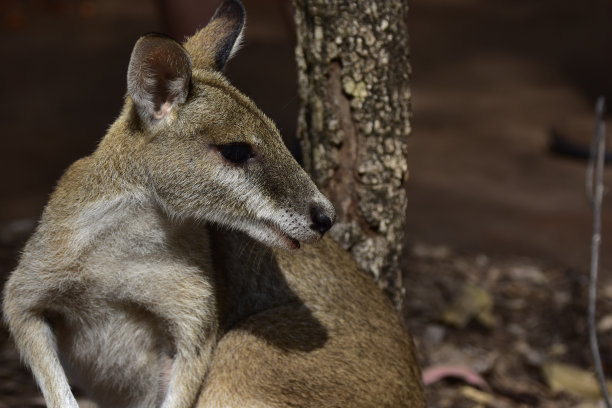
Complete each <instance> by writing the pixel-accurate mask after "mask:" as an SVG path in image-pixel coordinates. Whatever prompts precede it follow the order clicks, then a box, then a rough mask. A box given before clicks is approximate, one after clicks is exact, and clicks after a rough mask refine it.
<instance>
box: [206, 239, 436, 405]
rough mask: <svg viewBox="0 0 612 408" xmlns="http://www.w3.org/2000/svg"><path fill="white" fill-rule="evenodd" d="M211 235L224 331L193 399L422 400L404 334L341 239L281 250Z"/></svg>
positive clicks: (364, 402)
mask: <svg viewBox="0 0 612 408" xmlns="http://www.w3.org/2000/svg"><path fill="white" fill-rule="evenodd" d="M213 237H214V238H213V241H214V244H213V248H214V250H213V254H214V255H213V259H214V262H215V267H216V268H218V269H217V270H218V271H220V272H221V271H222V274H221V275H220V277H219V281H218V285H219V289H220V292H219V293H222V295H223V297H224V299H225V301H224V302H223V307H222V308H223V310H224V313H223V314H222V315H223V316H224V324H225V325H227V326H229V330H228V331H227V332H226V333H225V335H224V336H223V338H222V339H221V340H220V342H219V344H218V345H217V349H216V351H215V356H214V359H213V362H212V364H211V370H210V372H209V375H208V377H207V380H206V383H205V388H204V390H203V391H202V394H201V396H200V399H199V402H198V405H197V406H198V407H201V408H204V407H364V408H365V407H424V406H425V405H426V404H425V400H424V395H423V388H422V383H421V377H420V370H419V367H418V363H417V360H416V358H415V352H414V347H413V344H412V340H411V338H410V336H409V334H408V333H407V332H406V330H405V329H404V327H403V325H402V323H401V322H400V320H399V318H398V316H397V314H396V311H395V310H394V309H393V307H392V306H391V304H390V302H389V301H388V299H386V298H385V297H384V295H383V294H382V293H381V291H380V290H379V289H378V288H377V287H376V285H375V284H374V283H373V281H372V279H371V278H370V277H369V276H367V275H366V273H365V272H364V271H362V270H361V269H360V268H359V267H358V266H357V264H356V263H355V262H354V261H353V260H352V259H351V258H350V256H349V255H348V254H347V253H346V251H344V250H343V249H342V248H341V247H340V246H339V245H338V244H337V243H335V242H334V241H333V240H331V239H329V238H323V239H322V240H321V241H320V242H318V243H316V244H311V245H304V246H303V247H302V249H300V250H299V251H295V252H286V251H282V250H281V251H278V250H269V249H267V248H265V247H263V246H262V245H261V244H258V243H256V242H253V241H251V242H249V239H248V238H247V237H244V236H243V235H242V234H239V233H229V232H227V231H223V232H222V233H218V232H217V233H215V234H213ZM237 255H238V256H237Z"/></svg>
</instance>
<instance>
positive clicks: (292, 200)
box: [124, 0, 335, 249]
mask: <svg viewBox="0 0 612 408" xmlns="http://www.w3.org/2000/svg"><path fill="white" fill-rule="evenodd" d="M244 21H245V12H244V8H243V6H242V4H241V3H240V2H239V1H236V0H233V1H225V2H224V3H223V5H222V6H221V7H220V8H219V9H218V10H217V12H216V14H215V15H214V16H213V18H212V19H211V21H210V22H209V23H208V25H207V26H206V27H204V28H203V29H202V30H200V31H199V32H197V33H196V34H195V35H194V36H193V37H191V38H189V39H187V41H186V42H185V43H184V44H183V45H181V44H179V43H178V42H176V41H174V40H173V39H171V38H169V37H166V36H162V35H158V34H149V35H146V36H144V37H142V38H140V39H139V40H138V42H137V43H136V45H135V47H134V50H133V52H132V56H131V60H130V64H129V69H128V95H129V98H127V101H126V110H125V112H124V113H125V116H124V117H125V118H126V120H127V121H128V122H129V123H128V126H127V128H128V129H130V131H129V133H131V134H130V135H128V136H129V137H132V138H134V137H135V138H140V140H141V142H142V143H140V144H139V145H140V146H141V148H140V149H138V152H137V155H138V157H137V158H134V159H133V160H139V161H140V163H139V166H140V168H142V169H143V171H142V173H143V178H144V179H146V181H145V182H146V183H147V187H148V188H149V189H150V190H152V191H153V192H154V195H155V197H156V200H158V201H159V203H160V205H161V206H162V208H163V209H164V210H165V211H166V212H167V213H168V214H169V215H170V216H171V217H176V218H194V219H197V220H202V221H209V222H213V223H218V224H221V225H224V226H227V227H230V228H235V229H239V230H242V231H244V232H246V233H247V234H249V235H250V236H252V237H253V238H255V239H258V240H260V241H263V242H264V243H267V244H269V245H275V246H280V247H285V248H289V249H295V248H298V247H299V242H300V241H304V242H312V241H314V240H316V239H318V238H320V236H321V235H322V234H323V233H325V232H326V231H327V230H328V229H329V228H330V227H331V225H332V223H333V221H334V218H335V213H334V209H333V206H332V205H331V203H330V202H329V201H328V200H327V199H326V198H325V197H324V196H323V195H322V194H321V193H320V192H319V191H318V189H317V188H316V187H315V185H314V183H313V182H312V181H311V179H310V178H309V176H308V175H307V174H306V173H305V172H304V170H303V169H302V168H301V167H300V166H299V165H298V163H297V162H296V161H295V159H294V158H293V157H292V156H291V154H290V153H289V151H288V150H287V148H286V147H285V145H284V143H283V141H282V139H281V136H280V134H279V131H278V130H277V128H276V126H275V125H274V123H273V122H272V121H271V120H270V119H269V118H267V117H266V116H265V115H264V114H263V113H262V112H261V111H260V110H259V109H257V107H256V106H255V104H254V103H253V102H252V101H251V100H250V99H249V98H247V97H246V96H244V95H243V94H242V93H240V92H239V91H238V90H237V89H236V88H234V87H233V86H232V85H231V84H230V83H229V82H228V81H227V79H225V77H224V76H223V74H222V73H221V70H222V69H223V67H224V66H225V63H226V62H227V60H228V59H229V58H230V56H231V55H232V53H233V51H235V49H236V48H237V45H238V44H239V41H240V37H241V33H242V30H243V28H244Z"/></svg>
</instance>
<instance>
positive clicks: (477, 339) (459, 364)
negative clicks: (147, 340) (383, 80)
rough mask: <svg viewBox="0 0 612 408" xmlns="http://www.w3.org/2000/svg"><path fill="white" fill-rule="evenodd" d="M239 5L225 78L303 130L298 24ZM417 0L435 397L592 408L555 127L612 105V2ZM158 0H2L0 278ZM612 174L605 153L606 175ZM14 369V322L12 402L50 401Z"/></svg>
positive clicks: (579, 204) (8, 390) (416, 81)
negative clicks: (234, 51)
mask: <svg viewBox="0 0 612 408" xmlns="http://www.w3.org/2000/svg"><path fill="white" fill-rule="evenodd" d="M245 4H246V7H247V11H248V12H249V24H248V31H247V35H246V46H245V47H244V49H243V51H242V53H240V54H238V56H237V57H236V59H235V60H233V61H231V62H230V66H229V71H228V74H229V76H230V78H231V79H232V81H233V82H234V83H235V84H236V85H237V86H238V87H239V88H240V89H242V90H243V91H245V92H246V93H247V94H248V95H251V96H253V98H254V99H255V101H256V102H257V103H258V104H259V105H260V107H261V108H262V109H263V110H264V111H265V112H267V113H268V114H270V116H271V117H272V118H273V119H274V120H275V121H276V122H277V123H279V127H280V129H281V131H282V132H283V133H284V134H286V135H287V136H288V141H289V143H290V144H291V143H292V142H291V140H292V136H293V135H294V133H295V117H296V109H297V97H296V92H295V65H294V62H293V56H292V41H293V39H292V35H291V23H290V21H287V18H286V12H285V11H284V10H285V9H284V8H283V7H280V6H279V5H278V2H276V1H271V0H267V1H254V0H253V1H245ZM409 4H410V5H411V16H410V18H411V20H410V27H411V39H410V40H411V48H412V55H411V60H412V67H413V72H414V74H413V79H412V90H413V112H414V115H413V121H412V127H413V137H412V140H411V149H410V160H409V163H410V171H411V178H410V181H409V184H408V189H409V205H408V213H407V217H408V225H407V228H406V247H407V250H406V253H405V256H404V258H403V261H402V265H401V268H402V271H403V274H404V281H405V286H406V290H407V295H406V301H405V304H404V307H403V309H402V312H403V316H404V318H405V321H406V324H407V326H408V327H409V328H410V329H411V331H412V333H413V334H414V337H415V340H416V343H417V345H418V349H419V354H420V357H421V360H422V365H423V367H424V368H431V367H437V368H440V367H441V368H442V372H443V373H446V374H448V373H449V371H452V370H450V369H449V367H451V368H456V369H458V370H459V372H460V373H462V376H463V379H462V378H459V379H456V378H455V379H451V378H448V375H444V376H443V377H444V378H443V379H442V380H440V381H436V382H434V383H433V384H431V385H428V386H427V388H426V389H427V394H428V397H429V401H430V405H431V406H432V407H446V406H448V407H463V406H466V407H472V406H494V407H498V406H499V407H506V406H521V405H523V406H541V407H553V406H554V407H574V406H584V407H587V406H595V405H593V404H594V403H593V402H592V401H593V400H592V399H589V398H588V397H587V395H590V393H592V391H589V387H590V386H591V385H590V384H589V381H590V380H589V378H587V379H586V380H579V379H581V378H582V377H583V375H582V371H577V372H576V371H571V368H578V369H581V370H586V371H587V372H589V371H592V367H593V364H592V359H591V357H590V354H589V348H588V339H587V334H586V293H587V286H586V285H587V282H588V279H587V276H588V263H589V249H590V233H591V218H590V217H591V214H590V208H589V206H588V204H587V201H586V199H585V194H584V171H585V162H584V161H583V160H579V159H572V158H568V157H565V156H562V155H556V154H553V153H552V152H551V149H550V141H551V135H552V134H561V135H563V136H564V137H566V138H569V139H571V140H575V141H577V142H578V143H579V144H582V145H587V144H588V139H589V137H590V135H591V133H592V127H593V124H592V121H593V103H594V100H595V97H596V96H598V95H599V94H605V95H607V96H608V98H609V99H610V100H611V101H612V76H610V74H609V73H610V72H612V3H611V2H610V1H608V0H589V1H583V2H573V1H553V0H538V1H530V2H523V3H520V4H517V2H514V1H512V0H495V1H489V0H465V1H462V2H457V1H451V0H413V1H409ZM156 5H157V3H156V2H154V1H152V0H134V1H130V2H122V1H119V0H106V1H102V0H98V1H72V2H70V1H67V0H65V1H62V0H47V1H44V0H39V1H28V2H18V1H10V0H1V1H0V18H1V21H0V30H1V32H2V35H1V36H0V48H1V49H2V50H3V51H4V52H3V55H5V56H7V58H5V61H3V62H4V63H3V64H2V66H1V67H0V72H2V75H0V89H2V96H3V98H2V100H1V102H0V108H1V109H0V133H1V134H2V135H3V137H2V138H0V155H1V159H0V185H1V186H2V190H1V191H2V193H1V194H2V196H1V199H0V276H2V277H4V278H5V277H6V275H7V274H8V273H9V271H10V270H11V269H12V267H13V266H14V265H15V262H16V258H17V255H18V250H19V248H20V247H21V245H22V244H23V241H24V239H25V238H26V237H27V235H28V233H29V232H30V231H31V228H32V226H33V225H34V222H35V220H36V219H37V217H38V216H39V214H40V211H41V209H42V207H43V205H44V203H45V202H46V200H47V198H48V194H49V193H50V191H51V189H52V187H53V185H54V183H55V181H56V180H57V179H58V178H59V176H60V174H61V172H62V171H63V170H64V169H65V168H66V167H67V166H68V165H69V164H70V163H71V162H73V161H74V160H76V159H77V158H79V157H81V156H83V155H85V154H87V153H89V152H91V151H92V150H93V149H94V148H95V145H96V143H97V141H98V140H99V139H100V138H101V137H102V136H103V134H104V131H105V129H106V128H107V127H108V125H109V124H110V123H111V122H112V120H113V118H114V117H116V116H117V114H118V112H119V108H120V105H121V101H122V97H123V94H124V92H125V72H126V67H127V62H128V59H129V53H130V50H131V47H132V46H133V43H134V42H135V40H136V38H137V37H138V36H139V35H141V34H142V33H145V32H149V31H163V30H164V27H163V25H162V19H161V18H160V16H159V14H158V10H157V8H156ZM611 177H612V170H611V169H610V168H608V169H607V170H606V179H607V180H608V182H607V183H608V185H610V180H611ZM603 218H604V224H603V227H604V228H603V247H602V271H601V274H602V276H601V282H600V285H599V303H598V322H599V326H600V331H599V335H600V344H601V349H602V350H601V351H602V357H603V360H604V368H605V370H606V371H607V372H608V373H612V354H611V353H610V352H611V350H610V347H611V346H610V345H611V344H612V342H611V340H612V338H611V336H612V328H611V326H612V323H611V320H612V317H610V316H612V239H611V238H610V237H612V199H610V197H607V198H606V201H605V202H604V212H603ZM559 363H562V364H565V365H563V366H560V365H559ZM20 367H21V366H20V365H19V362H18V358H17V355H16V353H15V351H14V349H13V348H12V346H11V343H10V341H9V340H8V338H7V336H6V332H5V331H1V332H0V407H3V406H10V407H17V406H19V407H22V406H42V400H41V399H40V396H39V395H38V392H37V391H36V387H35V385H34V384H33V382H32V380H31V377H30V375H29V373H28V372H27V371H26V370H24V369H23V368H20ZM568 367H569V368H568ZM438 372H440V371H438ZM568 372H569V377H570V381H569V382H564V380H563V378H565V377H564V375H565V376H568V374H567V373H568ZM431 373H432V371H428V374H431ZM559 373H561V374H559ZM432 378H434V377H433V376H430V379H432ZM466 378H467V380H466ZM480 378H481V379H482V380H483V381H484V382H482V381H480V380H479V379H480ZM560 378H561V379H560ZM432 381H433V380H432ZM585 382H586V383H587V385H586V386H584V383H585ZM477 384H479V385H477ZM577 385H581V388H583V390H582V391H580V392H578V393H577V394H575V395H574V394H572V393H571V392H572V391H573V392H574V393H576V392H577V390H576V388H577ZM558 388H561V389H563V390H564V391H563V392H558V391H556V389H558ZM584 389H586V391H585V390H584ZM589 404H591V405H589Z"/></svg>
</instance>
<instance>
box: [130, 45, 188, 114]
mask: <svg viewBox="0 0 612 408" xmlns="http://www.w3.org/2000/svg"><path fill="white" fill-rule="evenodd" d="M190 80H191V58H190V57H189V54H188V53H187V51H186V50H185V48H183V47H182V46H181V45H180V44H179V43H178V42H176V41H175V40H173V39H172V38H170V37H168V36H165V35H162V34H147V35H145V36H143V37H141V38H140V39H139V40H138V41H137V42H136V45H135V46H134V50H133V51H132V56H131V58H130V64H129V67H128V75H127V82H128V94H129V95H130V97H131V98H132V100H133V101H134V104H135V105H136V108H137V110H138V114H139V116H140V117H141V119H142V120H143V121H145V122H147V123H148V124H153V123H157V122H159V121H160V120H162V119H164V118H165V117H167V116H168V115H169V114H170V112H171V111H172V110H173V109H174V108H175V107H176V106H177V105H180V104H182V103H183V102H185V100H186V99H187V94H188V93H189V82H190Z"/></svg>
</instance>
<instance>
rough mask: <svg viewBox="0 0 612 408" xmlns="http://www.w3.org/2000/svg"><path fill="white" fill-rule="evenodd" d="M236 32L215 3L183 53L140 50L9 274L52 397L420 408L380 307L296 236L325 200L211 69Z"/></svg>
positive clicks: (334, 261) (8, 295)
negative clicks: (105, 122)
mask: <svg viewBox="0 0 612 408" xmlns="http://www.w3.org/2000/svg"><path fill="white" fill-rule="evenodd" d="M243 25H244V10H243V8H242V5H241V4H240V3H239V2H237V1H231V0H230V1H226V2H225V3H223V5H222V6H221V7H220V8H219V10H218V12H217V13H216V15H215V17H213V20H212V21H211V23H209V25H208V26H207V27H206V28H205V29H203V30H202V31H200V32H199V33H197V34H196V35H195V36H194V37H192V38H191V39H189V40H188V41H187V43H186V44H185V48H183V47H182V46H181V45H180V44H178V43H176V42H175V41H173V40H171V39H168V38H166V37H162V36H158V35H148V36H145V37H143V38H141V39H140V40H139V41H138V42H137V44H136V46H135V49H134V52H133V53H132V59H131V61H130V66H129V70H128V97H127V98H126V103H125V106H124V109H123V111H122V113H121V116H120V117H119V118H118V119H117V121H116V122H115V123H114V124H113V126H112V127H111V128H110V129H109V131H108V133H107V135H106V136H105V137H104V139H103V140H102V142H101V143H100V145H99V147H98V149H97V150H96V151H95V152H94V153H93V154H92V155H91V156H89V157H86V158H84V159H81V160H79V161H77V162H76V163H75V164H73V165H72V166H71V167H70V168H69V169H68V170H67V171H66V173H65V174H64V175H63V177H62V178H61V180H60V181H59V183H58V185H57V187H56V189H55V191H54V193H53V195H52V197H51V199H50V201H49V203H48V205H47V206H46V208H45V211H44V213H43V216H42V219H41V221H40V223H39V226H38V228H37V230H36V232H35V233H34V235H33V236H32V237H31V239H30V240H29V241H28V243H27V245H26V247H25V249H24V252H23V255H22V257H21V259H20V262H19V265H18V267H17V269H16V270H15V271H13V273H12V275H11V277H10V278H9V281H8V282H7V285H6V288H5V292H4V303H3V307H4V314H5V319H6V321H7V323H8V326H9V329H10V332H11V334H12V335H13V337H14V339H15V342H16V344H17V347H18V348H19V350H20V352H21V353H22V356H23V358H24V360H25V361H26V363H27V364H28V365H29V366H30V367H31V368H32V371H33V374H34V376H35V378H36V380H37V382H38V384H39V386H40V387H41V390H42V392H43V395H44V397H45V400H46V402H47V405H48V406H50V407H71V408H76V407H77V405H76V401H75V399H74V397H73V396H72V394H71V391H70V386H69V380H70V381H72V382H73V383H75V384H78V385H80V386H81V387H82V388H83V390H84V391H85V392H86V393H87V394H88V395H89V396H91V397H92V398H93V399H94V400H95V401H96V402H97V403H98V404H99V405H100V406H101V407H123V406H125V407H158V406H161V407H163V408H170V407H191V406H193V404H194V403H195V402H196V400H198V403H197V404H198V406H201V407H232V406H234V407H250V406H252V407H290V406H293V407H295V406H309V407H324V406H325V407H347V406H355V407H374V406H389V407H391V406H393V407H399V406H406V407H421V406H424V402H423V394H422V388H421V383H420V379H419V372H418V368H417V365H416V361H415V359H414V352H413V348H412V344H411V340H410V337H409V336H408V334H407V333H406V332H405V331H404V329H403V328H402V325H401V323H400V321H399V319H398V318H397V316H396V315H395V312H394V310H393V309H392V308H391V306H390V305H389V304H388V302H387V301H386V300H385V299H384V297H383V296H382V294H381V293H380V292H379V291H378V289H377V288H376V287H375V285H374V284H373V283H372V281H371V280H370V279H369V278H368V277H367V276H365V274H364V273H363V272H362V271H360V270H359V268H358V267H357V266H356V265H355V263H354V262H353V261H352V260H351V259H350V257H349V256H348V255H347V254H346V253H345V252H344V251H343V250H342V249H341V248H339V247H338V246H337V245H336V244H335V243H333V242H332V241H330V240H327V239H323V240H322V241H320V242H319V243H317V244H312V245H311V244H310V243H314V242H315V241H317V240H318V239H319V238H320V237H321V235H322V233H324V232H325V231H326V230H327V229H328V228H329V226H330V225H331V223H332V222H333V219H334V210H333V207H332V206H331V204H330V203H329V201H328V200H327V199H326V198H325V197H323V195H322V194H321V193H320V192H319V191H318V190H317V188H316V187H315V186H314V184H313V183H312V181H311V180H310V179H309V177H308V176H307V175H306V174H305V172H304V171H303V170H302V169H301V168H300V167H299V165H298V164H297V163H296V162H295V160H294V159H293V158H292V157H291V155H290V154H289V152H288V151H287V149H286V148H285V146H284V144H283V142H282V139H281V138H280V135H279V134H278V130H277V129H276V127H275V126H274V124H273V123H272V122H271V121H270V120H269V119H268V118H267V117H266V116H265V115H264V114H263V113H261V112H260V111H259V110H258V109H257V107H256V106H255V105H254V104H253V103H252V102H251V101H250V100H249V99H248V98H247V97H246V96H244V95H243V94H241V93H240V92H239V91H238V90H236V89H235V88H234V87H232V86H231V85H230V84H229V82H228V81H227V80H226V79H225V78H224V77H223V75H222V74H221V73H220V71H219V70H220V69H221V68H222V67H223V65H224V64H225V61H226V60H227V58H228V57H229V56H230V54H231V52H232V48H233V47H234V46H235V43H236V40H237V38H239V36H240V31H241V30H242V27H243ZM236 146H238V147H239V149H238V150H236V149H234V148H235V147H236ZM228 149H229V150H228ZM232 149H233V150H232ZM245 152H246V153H245ZM299 242H301V243H306V245H304V247H303V248H302V249H301V250H297V251H295V249H296V248H297V247H298V246H299ZM264 244H265V245H264ZM270 247H272V249H270ZM288 249H289V250H292V249H293V250H294V251H288ZM215 348H216V351H215ZM202 386H203V387H204V388H202ZM198 395H199V399H198Z"/></svg>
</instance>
